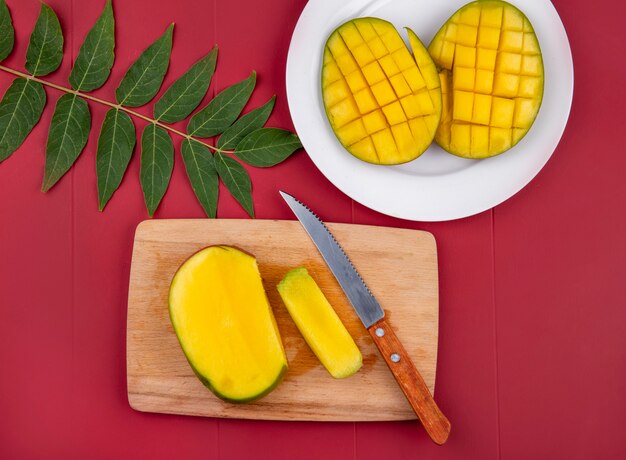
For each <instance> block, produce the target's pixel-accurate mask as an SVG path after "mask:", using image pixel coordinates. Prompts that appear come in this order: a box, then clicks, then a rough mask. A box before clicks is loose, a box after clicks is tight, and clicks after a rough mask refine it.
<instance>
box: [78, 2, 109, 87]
mask: <svg viewBox="0 0 626 460" xmlns="http://www.w3.org/2000/svg"><path fill="white" fill-rule="evenodd" d="M114 49H115V18H114V17H113V7H112V6H111V0H107V2H106V5H104V10H103V11H102V14H101V15H100V17H99V18H98V20H97V21H96V23H95V24H94V26H93V27H92V29H91V30H90V31H89V33H88V34H87V37H85V41H84V42H83V45H82V46H81V47H80V51H79V52H78V57H77V58H76V62H74V67H73V68H72V72H71V73H70V84H71V85H72V88H74V89H75V90H78V91H85V92H89V91H93V90H94V89H98V88H100V87H101V86H102V85H104V82H106V81H107V78H109V74H110V73H111V67H113V60H114V59H115V53H114Z"/></svg>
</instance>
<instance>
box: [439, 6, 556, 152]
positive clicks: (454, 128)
mask: <svg viewBox="0 0 626 460" xmlns="http://www.w3.org/2000/svg"><path fill="white" fill-rule="evenodd" d="M477 18H478V19H477ZM428 50H429V52H430V53H431V56H432V58H433V60H434V61H435V64H436V65H437V66H438V68H439V70H440V72H439V75H440V77H442V113H441V123H440V124H439V127H438V128H437V131H436V134H435V140H436V142H437V143H438V144H439V145H441V147H443V148H444V149H445V150H447V151H448V152H450V153H452V154H455V155H459V156H463V157H467V158H486V157H489V156H493V155H498V154H500V153H502V152H504V151H506V150H508V149H509V148H511V147H512V146H513V145H515V144H516V143H517V142H518V141H519V140H520V139H521V138H523V137H524V135H525V134H526V132H528V130H529V129H530V128H531V126H532V124H533V122H534V120H535V118H536V116H537V113H538V112H539V108H540V106H541V101H542V99H543V81H544V76H543V72H544V70H543V61H542V58H541V49H540V47H539V42H538V41H537V37H536V35H535V33H534V30H533V28H532V25H531V24H530V21H528V18H526V16H524V14H523V13H522V12H521V11H520V10H519V9H517V8H516V7H514V6H513V5H511V4H509V3H507V2H504V1H501V0H480V1H475V2H472V3H468V4H467V5H465V6H463V7H462V8H461V9H459V10H458V11H457V12H456V13H454V14H453V15H452V16H451V17H450V18H449V19H448V21H447V22H446V23H445V24H444V25H443V26H442V27H441V29H440V30H439V31H438V32H437V34H436V35H435V37H434V38H433V40H432V42H431V43H430V45H429V47H428ZM444 81H445V82H446V85H448V84H449V87H444V83H443V82H444ZM474 136H478V138H477V139H474ZM485 136H487V138H485ZM463 142H467V144H463Z"/></svg>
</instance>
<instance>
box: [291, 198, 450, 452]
mask: <svg viewBox="0 0 626 460" xmlns="http://www.w3.org/2000/svg"><path fill="white" fill-rule="evenodd" d="M280 194H281V195H282V197H283V198H284V200H285V201H286V202H287V205H288V206H289V207H290V208H291V210H292V211H293V213H294V214H295V215H296V217H297V218H298V220H299V221H300V223H301V224H302V226H303V227H304V230H305V231H306V232H307V233H308V234H309V236H310V237H311V240H313V243H314V244H315V246H317V249H318V250H319V252H320V253H321V254H322V257H323V258H324V260H325V261H326V264H327V265H328V267H329V268H330V271H331V272H332V273H333V275H334V276H335V278H336V279H337V281H338V282H339V285H340V286H341V288H342V289H343V292H344V293H345V294H346V296H347V297H348V300H349V301H350V303H351V304H352V306H353V307H354V309H355V311H356V312H357V314H358V315H359V318H361V321H362V322H363V325H364V326H365V328H366V329H367V331H368V332H369V334H370V336H371V337H372V340H373V341H374V343H375V344H376V347H378V350H379V351H380V354H381V355H382V357H383V359H384V360H385V363H386V364H387V366H388V367H389V369H390V370H391V373H392V374H393V376H394V378H395V379H396V382H398V385H399V386H400V389H401V390H402V392H403V393H404V395H405V396H406V399H407V401H408V402H409V404H410V405H411V407H412V408H413V411H414V412H415V414H416V415H417V417H418V418H419V419H420V421H421V422H422V425H423V426H424V429H425V430H426V432H427V433H428V436H430V438H431V439H432V440H433V441H434V442H435V443H436V444H439V445H441V444H443V443H445V442H446V441H447V439H448V436H449V434H450V422H449V421H448V419H447V418H446V416H445V415H444V414H443V413H442V412H441V410H440V409H439V407H438V406H437V403H435V400H434V399H433V396H432V395H431V394H430V391H429V390H428V387H427V386H426V383H425V382H424V379H423V378H422V376H421V374H420V373H419V371H418V369H417V367H415V364H414V363H413V361H411V357H410V355H409V354H408V353H407V351H406V350H405V348H404V346H403V345H402V343H401V342H400V340H399V339H398V337H397V336H396V333H395V332H394V330H393V329H392V328H391V326H390V325H389V323H387V320H386V319H385V312H384V311H383V309H382V308H381V306H380V305H379V303H378V301H377V300H376V299H375V298H374V296H373V295H372V293H371V292H370V290H369V289H368V287H367V285H366V284H365V282H364V281H363V279H362V278H361V275H359V273H358V272H357V270H356V268H354V265H352V262H350V259H349V258H348V256H347V254H346V253H345V252H344V250H343V249H342V248H341V246H340V245H339V243H338V242H337V240H336V239H335V237H334V236H333V234H332V233H331V232H330V230H328V228H327V227H326V225H324V223H323V222H322V221H321V220H320V218H319V217H317V216H316V215H315V214H314V213H313V211H311V210H310V209H309V208H308V207H307V206H305V205H304V204H303V203H302V202H300V201H298V200H297V199H295V198H294V197H293V196H291V195H289V194H288V193H285V192H283V191H281V192H280Z"/></svg>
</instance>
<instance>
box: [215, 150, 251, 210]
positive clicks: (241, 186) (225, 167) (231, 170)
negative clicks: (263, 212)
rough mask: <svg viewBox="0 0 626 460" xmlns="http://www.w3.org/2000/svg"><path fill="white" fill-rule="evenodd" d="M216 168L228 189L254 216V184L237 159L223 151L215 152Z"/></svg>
mask: <svg viewBox="0 0 626 460" xmlns="http://www.w3.org/2000/svg"><path fill="white" fill-rule="evenodd" d="M215 169H217V173H218V174H219V176H220V178H221V179H222V181H223V182H224V185H225V186H226V188H227V189H228V191H229V192H230V193H231V194H232V195H233V196H234V197H235V199H236V200H237V201H238V202H239V204H240V205H241V206H243V208H244V209H245V210H246V212H247V213H248V214H249V215H250V217H254V206H253V204H252V184H251V183H250V176H249V175H248V172H247V171H246V170H245V169H244V167H243V166H241V164H239V162H238V161H237V160H234V159H232V158H230V157H227V156H226V155H222V154H221V153H216V154H215Z"/></svg>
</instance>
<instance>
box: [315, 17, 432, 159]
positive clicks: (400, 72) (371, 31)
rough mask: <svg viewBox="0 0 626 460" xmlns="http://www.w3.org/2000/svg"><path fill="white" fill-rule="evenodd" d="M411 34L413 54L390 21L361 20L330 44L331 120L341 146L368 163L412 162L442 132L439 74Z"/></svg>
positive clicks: (325, 79)
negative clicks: (440, 130)
mask: <svg viewBox="0 0 626 460" xmlns="http://www.w3.org/2000/svg"><path fill="white" fill-rule="evenodd" d="M409 36H410V37H411V40H410V42H411V48H412V50H413V55H411V53H410V52H409V50H408V49H407V47H406V45H405V43H404V41H403V40H402V38H401V37H400V34H398V31H397V30H396V28H395V27H394V26H393V25H392V24H391V23H389V22H387V21H384V20H382V19H377V18H358V19H353V20H351V21H348V22H346V23H345V24H342V25H341V26H339V27H338V28H337V29H336V30H335V31H334V32H333V33H332V34H331V35H330V37H329V38H328V41H327V42H326V46H325V48H324V64H323V68H322V98H323V100H324V107H325V109H326V113H327V115H328V120H329V121H330V125H331V127H332V129H333V131H334V132H335V135H336V136H337V138H338V139H339V141H340V142H341V144H342V145H343V146H344V147H345V148H346V149H347V150H348V152H350V153H351V154H352V155H354V156H355V157H357V158H359V159H361V160H363V161H367V162H369V163H374V164H383V165H393V164H400V163H406V162H408V161H411V160H414V159H415V158H417V157H418V156H420V155H421V154H422V153H423V152H424V151H425V150H426V149H427V148H428V146H429V145H430V143H431V142H432V140H433V137H434V135H435V131H436V130H437V125H438V124H439V118H440V115H441V90H440V82H439V77H438V76H437V69H436V67H435V65H434V64H433V61H432V59H431V58H430V56H429V55H428V52H427V50H426V48H424V46H423V45H422V43H421V42H420V41H419V39H418V38H417V36H416V35H415V34H413V33H412V32H410V31H409Z"/></svg>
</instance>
